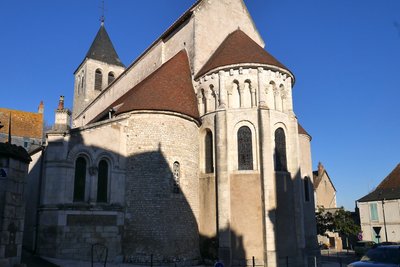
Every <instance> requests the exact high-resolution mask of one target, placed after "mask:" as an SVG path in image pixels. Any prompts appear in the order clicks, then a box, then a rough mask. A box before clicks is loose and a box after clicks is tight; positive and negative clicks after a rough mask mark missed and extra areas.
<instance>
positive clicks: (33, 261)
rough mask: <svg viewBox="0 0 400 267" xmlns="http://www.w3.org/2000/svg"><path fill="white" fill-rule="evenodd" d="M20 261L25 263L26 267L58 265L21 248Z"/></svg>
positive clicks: (56, 266) (55, 266)
mask: <svg viewBox="0 0 400 267" xmlns="http://www.w3.org/2000/svg"><path fill="white" fill-rule="evenodd" d="M21 261H22V263H25V264H26V266H27V267H58V265H55V264H53V263H51V262H48V261H46V260H44V259H42V258H40V257H37V256H35V255H32V253H30V252H28V251H26V250H22V260H21Z"/></svg>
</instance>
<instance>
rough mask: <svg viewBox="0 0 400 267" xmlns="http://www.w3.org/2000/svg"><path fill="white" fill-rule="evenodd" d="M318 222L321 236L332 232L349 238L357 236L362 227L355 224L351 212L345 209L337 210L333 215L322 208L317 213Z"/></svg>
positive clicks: (318, 230)
mask: <svg viewBox="0 0 400 267" xmlns="http://www.w3.org/2000/svg"><path fill="white" fill-rule="evenodd" d="M316 220H317V232H318V234H319V235H324V234H325V232H327V231H330V232H338V233H339V234H340V235H341V236H347V237H349V236H353V235H357V233H359V231H360V226H359V225H357V224H356V223H355V222H354V220H353V218H352V216H351V212H349V211H345V210H344V208H343V207H341V208H339V209H336V210H335V211H334V212H333V213H332V212H330V211H326V210H325V209H324V208H321V207H320V208H319V209H318V211H317V213H316Z"/></svg>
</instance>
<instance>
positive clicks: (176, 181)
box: [172, 161, 181, 194]
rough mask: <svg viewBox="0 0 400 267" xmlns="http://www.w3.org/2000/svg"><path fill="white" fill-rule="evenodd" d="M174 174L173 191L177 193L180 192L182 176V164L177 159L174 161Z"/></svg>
mask: <svg viewBox="0 0 400 267" xmlns="http://www.w3.org/2000/svg"><path fill="white" fill-rule="evenodd" d="M172 174H173V176H174V185H173V189H172V190H173V192H174V193H175V194H179V193H180V184H179V183H180V178H181V166H180V164H179V162H177V161H175V162H174V167H173V169H172Z"/></svg>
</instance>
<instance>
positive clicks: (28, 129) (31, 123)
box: [0, 108, 43, 139]
mask: <svg viewBox="0 0 400 267" xmlns="http://www.w3.org/2000/svg"><path fill="white" fill-rule="evenodd" d="M10 114H11V135H12V136H19V137H29V138H37V139H41V138H42V136H43V114H42V113H33V112H25V111H19V110H12V109H6V108H0V121H1V124H2V125H3V126H4V127H3V128H1V129H0V133H2V134H5V135H8V131H9V118H10Z"/></svg>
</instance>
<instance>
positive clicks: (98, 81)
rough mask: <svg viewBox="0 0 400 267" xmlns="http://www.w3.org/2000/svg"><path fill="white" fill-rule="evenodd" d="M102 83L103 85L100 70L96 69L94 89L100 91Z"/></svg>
mask: <svg viewBox="0 0 400 267" xmlns="http://www.w3.org/2000/svg"><path fill="white" fill-rule="evenodd" d="M102 83H103V74H102V73H101V70H100V69H97V70H96V74H95V79H94V89H95V90H98V91H101V86H102Z"/></svg>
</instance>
